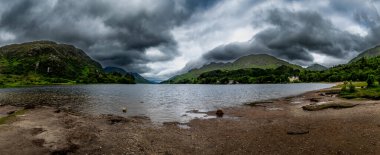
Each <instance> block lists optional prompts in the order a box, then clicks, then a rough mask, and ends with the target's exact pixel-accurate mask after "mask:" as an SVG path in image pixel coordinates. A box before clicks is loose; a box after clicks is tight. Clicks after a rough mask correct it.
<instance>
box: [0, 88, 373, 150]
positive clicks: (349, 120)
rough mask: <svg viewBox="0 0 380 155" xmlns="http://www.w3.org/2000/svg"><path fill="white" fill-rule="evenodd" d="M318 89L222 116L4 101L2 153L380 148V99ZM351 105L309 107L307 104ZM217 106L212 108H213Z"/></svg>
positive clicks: (0, 109) (0, 131) (0, 130)
mask: <svg viewBox="0 0 380 155" xmlns="http://www.w3.org/2000/svg"><path fill="white" fill-rule="evenodd" d="M328 91H331V90H319V91H313V92H308V93H305V94H302V95H298V96H293V97H287V98H281V99H274V100H270V101H265V102H258V103H253V104H251V105H242V106H238V107H233V108H227V109H222V110H223V112H224V113H225V115H224V117H222V118H213V119H194V120H192V121H191V122H189V123H187V124H178V123H175V122H172V123H164V124H163V125H159V124H155V123H152V122H151V121H150V120H149V118H145V117H129V118H124V117H119V116H113V115H100V116H91V115H86V114H81V113H73V112H70V111H65V110H61V109H56V108H53V107H47V106H42V107H29V108H28V109H26V110H22V109H23V107H14V106H8V105H4V106H1V107H0V115H1V116H2V117H7V119H5V120H4V121H3V124H1V125H0V141H1V143H0V150H1V154H378V153H380V142H379V140H380V134H379V133H380V115H379V114H380V104H378V103H380V102H378V101H370V100H346V99H342V98H339V97H336V95H334V94H329V93H326V92H328ZM326 103H345V104H346V103H347V104H352V105H356V106H354V107H350V108H337V107H335V108H328V109H323V110H316V111H307V110H304V109H303V108H302V107H303V106H305V105H318V104H326ZM214 114H215V112H209V115H214Z"/></svg>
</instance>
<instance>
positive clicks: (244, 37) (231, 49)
mask: <svg viewBox="0 0 380 155" xmlns="http://www.w3.org/2000/svg"><path fill="white" fill-rule="evenodd" d="M379 7H380V2H378V1H375V0H364V1H359V0H345V1H335V0H321V1H311V0H310V1H309V0H305V1H301V0H234V1H231V0H160V1H157V0H81V1H77V0H40V1H31V0H15V1H5V0H3V1H1V3H0V45H6V44H11V43H21V42H27V41H34V40H52V41H56V42H59V43H67V44H73V45H75V46H77V47H79V48H81V49H83V50H84V51H85V52H86V53H87V54H88V55H90V56H91V57H92V58H94V59H95V60H97V61H99V62H100V63H101V64H102V65H103V66H117V67H122V68H124V69H126V70H128V71H133V72H138V73H140V74H142V75H143V76H145V77H147V78H149V79H152V80H165V79H167V78H170V77H171V76H173V75H175V74H178V73H183V72H186V71H188V70H190V69H192V68H196V67H200V66H202V65H204V64H207V63H210V62H229V61H233V60H235V59H237V58H238V57H241V56H244V55H249V54H255V53H267V54H271V55H274V56H276V57H279V58H281V59H284V60H287V61H290V62H292V63H296V64H298V65H303V66H307V65H310V64H312V63H321V64H323V65H327V66H333V65H336V64H340V63H345V62H347V61H349V60H350V59H351V58H353V57H355V56H356V55H357V54H358V53H360V52H361V51H363V50H365V49H367V48H370V47H372V46H375V45H378V44H380V37H378V36H380V15H379V10H378V9H379Z"/></svg>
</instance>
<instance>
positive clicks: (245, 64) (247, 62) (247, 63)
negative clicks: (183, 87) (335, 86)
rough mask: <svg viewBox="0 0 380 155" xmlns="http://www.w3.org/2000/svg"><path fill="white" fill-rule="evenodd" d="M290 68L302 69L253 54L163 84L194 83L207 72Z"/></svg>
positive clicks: (268, 56) (193, 70) (191, 71)
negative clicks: (193, 81)
mask: <svg viewBox="0 0 380 155" xmlns="http://www.w3.org/2000/svg"><path fill="white" fill-rule="evenodd" d="M283 65H284V66H288V67H291V68H295V69H302V67H301V66H298V65H295V64H291V63H289V62H286V61H284V60H280V59H277V58H275V57H273V56H270V55H267V54H252V55H248V56H243V57H241V58H239V59H237V60H235V61H234V62H232V63H214V62H213V63H210V64H208V65H205V66H203V67H201V68H199V69H192V70H190V71H189V72H187V73H185V74H182V75H177V76H174V77H172V78H170V79H169V80H167V81H164V82H162V83H183V82H184V81H189V80H190V81H192V80H194V79H196V78H197V77H198V76H199V75H201V74H202V73H205V72H209V71H214V70H238V69H245V68H259V69H274V68H277V67H280V66H283Z"/></svg>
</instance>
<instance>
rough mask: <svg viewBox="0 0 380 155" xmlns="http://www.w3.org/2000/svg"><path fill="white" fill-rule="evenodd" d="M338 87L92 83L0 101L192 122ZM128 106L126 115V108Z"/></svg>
mask: <svg viewBox="0 0 380 155" xmlns="http://www.w3.org/2000/svg"><path fill="white" fill-rule="evenodd" d="M332 86H333V84H318V83H307V84H303V83H300V84H247V85H243V84H239V85H185V84H184V85H181V84H177V85H165V84H136V85H123V84H93V85H71V86H42V87H28V88H6V89H0V103H1V104H11V105H24V104H38V105H53V106H64V107H69V108H70V109H71V110H74V111H78V112H84V113H89V114H116V115H121V116H147V117H149V118H150V119H151V120H152V121H153V122H159V123H160V122H171V121H179V122H187V121H189V120H191V119H193V118H195V117H204V116H205V114H194V113H189V111H191V110H199V111H210V110H216V109H218V108H223V107H231V106H239V105H242V104H244V103H247V102H253V101H259V100H266V99H273V98H280V97H286V96H292V95H298V94H301V93H304V92H307V91H312V90H318V89H322V88H328V87H332ZM124 107H125V108H127V113H123V112H122V108H124Z"/></svg>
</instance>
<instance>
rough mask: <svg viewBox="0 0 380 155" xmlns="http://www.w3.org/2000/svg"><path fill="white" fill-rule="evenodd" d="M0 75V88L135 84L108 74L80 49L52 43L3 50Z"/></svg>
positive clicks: (4, 48) (24, 44) (20, 45)
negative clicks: (58, 84) (12, 86)
mask: <svg viewBox="0 0 380 155" xmlns="http://www.w3.org/2000/svg"><path fill="white" fill-rule="evenodd" d="M0 74H1V76H0V85H11V84H14V85H33V84H49V83H68V82H71V83H133V81H131V80H133V78H131V77H117V76H113V75H107V74H105V73H104V72H103V69H102V66H101V65H100V64H99V63H98V62H96V61H95V60H93V59H91V58H90V57H89V56H88V55H87V54H86V53H85V52H83V51H82V50H81V49H78V48H76V47H74V46H72V45H66V44H58V43H55V42H52V41H34V42H28V43H21V44H12V45H7V46H3V47H0Z"/></svg>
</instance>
